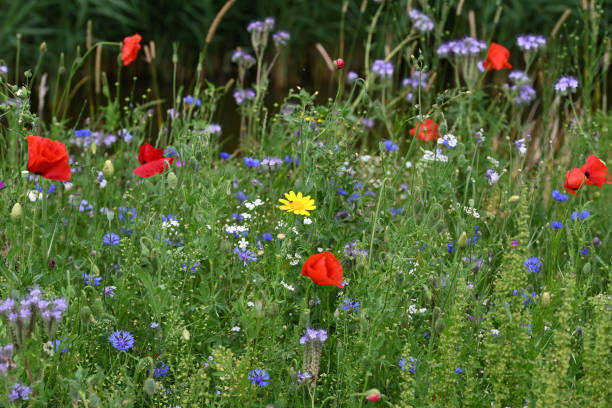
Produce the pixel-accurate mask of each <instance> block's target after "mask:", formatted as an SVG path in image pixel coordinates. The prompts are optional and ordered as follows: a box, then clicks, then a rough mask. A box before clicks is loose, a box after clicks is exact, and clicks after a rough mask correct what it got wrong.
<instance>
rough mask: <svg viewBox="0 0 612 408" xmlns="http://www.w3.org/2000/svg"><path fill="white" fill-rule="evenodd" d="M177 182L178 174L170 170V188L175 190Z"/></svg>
mask: <svg viewBox="0 0 612 408" xmlns="http://www.w3.org/2000/svg"><path fill="white" fill-rule="evenodd" d="M177 184H178V178H177V177H176V174H174V172H173V171H170V172H168V188H169V189H170V190H174V189H175V188H176V185H177Z"/></svg>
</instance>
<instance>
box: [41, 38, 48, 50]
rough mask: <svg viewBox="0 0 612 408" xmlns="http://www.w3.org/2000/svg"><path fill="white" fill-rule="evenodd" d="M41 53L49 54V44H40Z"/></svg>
mask: <svg viewBox="0 0 612 408" xmlns="http://www.w3.org/2000/svg"><path fill="white" fill-rule="evenodd" d="M40 52H47V43H46V41H43V42H41V43H40Z"/></svg>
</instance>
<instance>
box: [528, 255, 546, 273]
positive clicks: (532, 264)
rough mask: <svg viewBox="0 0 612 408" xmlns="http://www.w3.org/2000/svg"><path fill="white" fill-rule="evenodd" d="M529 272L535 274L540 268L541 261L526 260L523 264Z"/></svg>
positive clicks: (532, 258) (533, 258) (536, 259)
mask: <svg viewBox="0 0 612 408" xmlns="http://www.w3.org/2000/svg"><path fill="white" fill-rule="evenodd" d="M524 265H525V266H526V267H527V269H529V270H530V271H531V272H533V273H536V272H538V271H539V270H540V268H541V267H542V261H540V259H539V258H538V257H535V256H534V257H531V258H527V260H526V261H525V264H524Z"/></svg>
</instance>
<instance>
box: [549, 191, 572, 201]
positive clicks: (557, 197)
mask: <svg viewBox="0 0 612 408" xmlns="http://www.w3.org/2000/svg"><path fill="white" fill-rule="evenodd" d="M552 198H554V199H555V200H557V201H559V202H564V201H567V199H568V198H569V196H568V195H567V194H563V193H561V192H560V191H559V190H553V192H552Z"/></svg>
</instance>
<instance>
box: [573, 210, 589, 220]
mask: <svg viewBox="0 0 612 408" xmlns="http://www.w3.org/2000/svg"><path fill="white" fill-rule="evenodd" d="M590 216H591V213H590V212H588V211H587V210H582V211H580V212H578V211H574V212H573V213H572V220H574V221H576V220H577V219H580V220H586V219H587V218H589V217H590Z"/></svg>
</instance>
